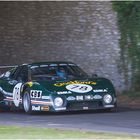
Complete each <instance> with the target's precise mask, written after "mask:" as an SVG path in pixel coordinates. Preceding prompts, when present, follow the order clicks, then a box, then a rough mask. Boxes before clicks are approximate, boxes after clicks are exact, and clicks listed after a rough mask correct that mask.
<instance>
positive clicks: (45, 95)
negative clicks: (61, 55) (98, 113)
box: [0, 62, 117, 114]
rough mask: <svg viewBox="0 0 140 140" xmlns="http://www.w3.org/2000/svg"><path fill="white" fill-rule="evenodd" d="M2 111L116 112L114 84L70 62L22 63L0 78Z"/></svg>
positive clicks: (30, 112) (29, 112)
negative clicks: (14, 109)
mask: <svg viewBox="0 0 140 140" xmlns="http://www.w3.org/2000/svg"><path fill="white" fill-rule="evenodd" d="M0 104H1V108H2V107H3V106H6V107H8V108H11V107H15V108H18V109H23V110H24V111H25V112H26V113H28V114H32V113H33V112H35V111H50V112H59V111H78V110H94V109H107V110H111V109H116V107H117V100H116V93H115V89H114V86H113V84H112V83H111V81H110V80H108V79H106V78H101V77H98V76H97V75H93V76H89V75H88V74H86V73H85V72H84V71H83V70H82V69H81V68H80V67H79V66H77V65H76V64H74V63H71V62H38V63H31V64H22V65H19V66H14V68H12V69H10V70H9V71H6V72H5V73H3V74H2V75H1V76H0Z"/></svg>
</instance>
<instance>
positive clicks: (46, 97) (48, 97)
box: [42, 96, 50, 100]
mask: <svg viewBox="0 0 140 140" xmlns="http://www.w3.org/2000/svg"><path fill="white" fill-rule="evenodd" d="M42 99H46V100H48V99H50V96H42Z"/></svg>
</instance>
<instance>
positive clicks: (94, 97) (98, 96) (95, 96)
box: [93, 95, 102, 99]
mask: <svg viewBox="0 0 140 140" xmlns="http://www.w3.org/2000/svg"><path fill="white" fill-rule="evenodd" d="M93 99H102V96H101V95H94V96H93Z"/></svg>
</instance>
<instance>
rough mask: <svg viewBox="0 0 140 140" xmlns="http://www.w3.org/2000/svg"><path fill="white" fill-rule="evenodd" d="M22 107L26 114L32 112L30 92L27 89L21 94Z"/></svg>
mask: <svg viewBox="0 0 140 140" xmlns="http://www.w3.org/2000/svg"><path fill="white" fill-rule="evenodd" d="M22 100H23V102H22V103H23V109H24V111H25V112H26V113H27V114H32V106H31V98H30V94H29V92H28V91H25V92H24V95H23V98H22Z"/></svg>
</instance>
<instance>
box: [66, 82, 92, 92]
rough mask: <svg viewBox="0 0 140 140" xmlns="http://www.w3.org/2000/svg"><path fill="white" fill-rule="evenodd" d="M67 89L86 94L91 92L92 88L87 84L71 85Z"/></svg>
mask: <svg viewBox="0 0 140 140" xmlns="http://www.w3.org/2000/svg"><path fill="white" fill-rule="evenodd" d="M66 89H68V90H70V91H73V92H77V93H86V92H89V91H91V90H92V87H91V86H90V85H86V84H70V85H67V86H66Z"/></svg>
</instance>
